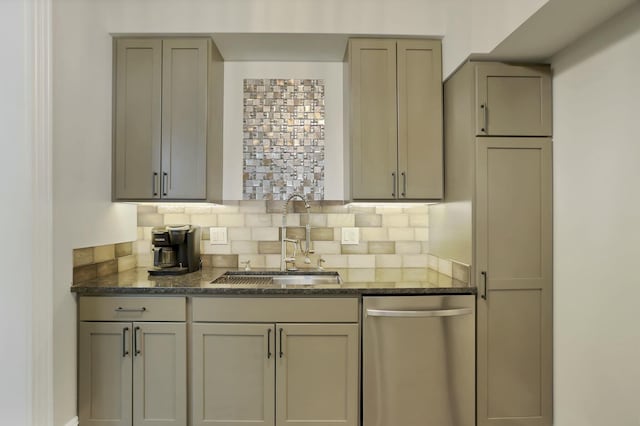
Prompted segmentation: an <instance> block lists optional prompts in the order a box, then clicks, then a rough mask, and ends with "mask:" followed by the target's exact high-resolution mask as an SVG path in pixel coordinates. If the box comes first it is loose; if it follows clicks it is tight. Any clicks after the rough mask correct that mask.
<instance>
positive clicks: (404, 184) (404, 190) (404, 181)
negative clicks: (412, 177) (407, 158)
mask: <svg viewBox="0 0 640 426" xmlns="http://www.w3.org/2000/svg"><path fill="white" fill-rule="evenodd" d="M401 174H402V194H401V195H402V196H403V197H406V196H407V174H406V173H405V172H402V173H401Z"/></svg>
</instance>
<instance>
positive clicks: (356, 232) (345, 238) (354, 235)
mask: <svg viewBox="0 0 640 426" xmlns="http://www.w3.org/2000/svg"><path fill="white" fill-rule="evenodd" d="M359 242H360V228H342V244H358V243H359Z"/></svg>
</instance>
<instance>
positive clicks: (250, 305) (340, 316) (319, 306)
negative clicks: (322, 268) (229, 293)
mask: <svg viewBox="0 0 640 426" xmlns="http://www.w3.org/2000/svg"><path fill="white" fill-rule="evenodd" d="M358 313H359V310H358V299H356V298H338V297H336V298H329V297H326V298H251V297H247V298H243V297H194V298H193V321H196V322H197V321H200V322H212V321H233V322H358V317H359V315H358Z"/></svg>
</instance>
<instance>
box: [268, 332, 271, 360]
mask: <svg viewBox="0 0 640 426" xmlns="http://www.w3.org/2000/svg"><path fill="white" fill-rule="evenodd" d="M270 358H271V327H269V330H268V331H267V359H270Z"/></svg>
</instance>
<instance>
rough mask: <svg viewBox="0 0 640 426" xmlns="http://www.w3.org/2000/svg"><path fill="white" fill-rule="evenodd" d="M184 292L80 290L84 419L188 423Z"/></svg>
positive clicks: (140, 425) (88, 424)
mask: <svg viewBox="0 0 640 426" xmlns="http://www.w3.org/2000/svg"><path fill="white" fill-rule="evenodd" d="M185 306H186V303H185V298H184V297H182V298H180V297H81V298H80V301H79V309H78V317H79V319H80V322H79V326H78V412H79V413H78V414H79V419H80V424H81V425H82V426H92V425H94V426H159V425H163V426H168V425H173V426H184V425H186V424H187V324H186V322H185V320H186V310H185Z"/></svg>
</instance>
